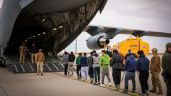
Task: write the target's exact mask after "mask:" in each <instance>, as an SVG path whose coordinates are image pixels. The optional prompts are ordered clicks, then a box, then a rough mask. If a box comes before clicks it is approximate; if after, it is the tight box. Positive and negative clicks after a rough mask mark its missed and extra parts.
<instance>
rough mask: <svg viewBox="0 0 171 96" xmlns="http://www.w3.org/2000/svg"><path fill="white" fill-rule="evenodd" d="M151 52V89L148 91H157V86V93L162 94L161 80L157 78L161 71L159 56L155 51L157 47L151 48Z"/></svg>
mask: <svg viewBox="0 0 171 96" xmlns="http://www.w3.org/2000/svg"><path fill="white" fill-rule="evenodd" d="M152 53H153V57H152V58H151V66H150V71H151V76H152V85H153V89H152V90H150V92H153V93H155V92H157V88H158V90H159V91H158V92H157V94H159V95H161V94H163V91H162V86H161V82H160V79H159V74H160V71H161V68H160V56H159V55H158V53H157V49H156V48H153V49H152Z"/></svg>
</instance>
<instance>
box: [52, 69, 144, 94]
mask: <svg viewBox="0 0 171 96" xmlns="http://www.w3.org/2000/svg"><path fill="white" fill-rule="evenodd" d="M51 73H52V74H54V75H58V76H61V77H65V78H68V79H72V80H77V81H81V82H84V83H88V84H91V83H90V80H86V81H84V80H81V79H77V78H76V77H74V76H64V75H63V74H62V73H57V72H51ZM92 85H93V84H92ZM96 86H99V87H102V88H107V89H110V90H114V91H117V92H120V93H123V91H124V89H121V88H120V89H119V90H118V89H116V88H115V87H114V86H111V87H110V86H109V85H106V84H105V86H100V85H96ZM124 94H128V95H131V96H141V95H140V94H139V93H132V92H128V93H124Z"/></svg>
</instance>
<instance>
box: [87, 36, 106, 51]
mask: <svg viewBox="0 0 171 96" xmlns="http://www.w3.org/2000/svg"><path fill="white" fill-rule="evenodd" d="M107 44H109V39H108V36H107V34H105V33H104V34H98V35H95V36H91V37H89V38H88V40H87V47H88V48H89V49H91V50H98V49H102V48H104V47H105V45H107Z"/></svg>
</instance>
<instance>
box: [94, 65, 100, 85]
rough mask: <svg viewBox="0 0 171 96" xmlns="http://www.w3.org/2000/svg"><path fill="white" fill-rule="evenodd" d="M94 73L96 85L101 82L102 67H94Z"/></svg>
mask: <svg viewBox="0 0 171 96" xmlns="http://www.w3.org/2000/svg"><path fill="white" fill-rule="evenodd" d="M93 73H94V79H95V83H99V82H100V67H94V68H93Z"/></svg>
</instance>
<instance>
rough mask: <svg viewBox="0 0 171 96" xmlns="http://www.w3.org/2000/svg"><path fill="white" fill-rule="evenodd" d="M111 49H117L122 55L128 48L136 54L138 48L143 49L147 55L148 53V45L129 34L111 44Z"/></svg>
mask: <svg viewBox="0 0 171 96" xmlns="http://www.w3.org/2000/svg"><path fill="white" fill-rule="evenodd" d="M112 49H117V50H118V51H119V52H120V53H121V54H122V55H124V56H125V55H126V54H127V53H128V50H129V49H130V50H131V51H132V53H135V54H137V52H138V51H139V50H143V51H144V53H145V54H146V55H147V54H148V53H149V49H150V46H149V44H148V43H147V42H145V41H142V39H141V38H139V37H133V36H131V37H130V38H128V39H126V40H124V41H122V42H120V43H118V44H116V45H113V48H112Z"/></svg>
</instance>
